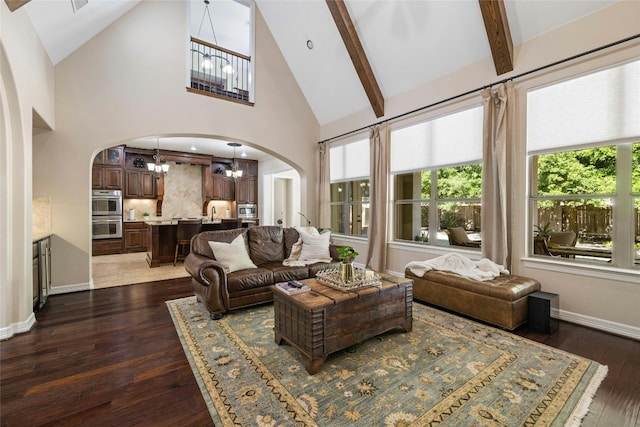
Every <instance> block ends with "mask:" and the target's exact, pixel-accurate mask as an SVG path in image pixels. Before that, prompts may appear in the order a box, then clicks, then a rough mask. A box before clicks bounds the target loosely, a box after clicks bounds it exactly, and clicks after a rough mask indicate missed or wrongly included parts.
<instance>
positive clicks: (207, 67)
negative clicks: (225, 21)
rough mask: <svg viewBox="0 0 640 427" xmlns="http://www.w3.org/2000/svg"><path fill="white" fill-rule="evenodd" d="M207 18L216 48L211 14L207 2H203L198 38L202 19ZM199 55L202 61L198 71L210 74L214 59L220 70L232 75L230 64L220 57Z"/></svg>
mask: <svg viewBox="0 0 640 427" xmlns="http://www.w3.org/2000/svg"><path fill="white" fill-rule="evenodd" d="M205 17H208V18H209V26H210V27H211V34H212V35H213V43H214V44H215V45H216V46H218V39H217V38H216V30H214V28H213V21H212V20H211V13H210V12H209V0H204V12H203V13H202V20H201V21H200V28H199V29H198V38H199V37H200V33H201V32H202V25H203V24H204V18H205ZM196 52H198V53H199V54H200V55H202V61H201V62H200V69H201V70H202V71H204V72H206V73H211V72H212V71H213V69H214V67H215V62H216V59H215V58H218V61H219V62H221V64H220V69H221V70H222V71H223V72H224V73H227V74H233V73H234V69H233V66H231V62H229V60H228V59H227V58H225V57H223V56H222V55H218V54H211V53H202V52H199V51H196Z"/></svg>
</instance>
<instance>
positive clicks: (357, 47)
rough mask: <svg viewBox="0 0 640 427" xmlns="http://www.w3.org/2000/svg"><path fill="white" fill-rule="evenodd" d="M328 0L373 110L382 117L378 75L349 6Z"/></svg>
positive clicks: (332, 14)
mask: <svg viewBox="0 0 640 427" xmlns="http://www.w3.org/2000/svg"><path fill="white" fill-rule="evenodd" d="M326 2H327V6H329V11H330V12H331V16H333V20H334V22H335V23H336V27H338V31H339V32H340V36H342V41H343V42H344V45H345V47H346V48H347V52H349V56H350V57H351V61H352V62H353V66H354V67H355V69H356V72H357V73H358V77H359V78H360V82H361V83H362V87H363V88H364V91H365V93H366V94H367V97H368V98H369V102H370V103H371V107H372V108H373V112H374V113H375V114H376V117H382V116H384V97H383V96H382V91H381V90H380V86H378V82H377V81H376V77H375V76H374V75H373V70H371V65H369V60H368V59H367V55H366V54H365V52H364V49H363V48H362V44H361V43H360V38H359V37H358V33H357V32H356V28H355V26H354V25H353V21H352V20H351V17H350V16H349V11H348V10H347V6H346V5H345V4H344V0H326Z"/></svg>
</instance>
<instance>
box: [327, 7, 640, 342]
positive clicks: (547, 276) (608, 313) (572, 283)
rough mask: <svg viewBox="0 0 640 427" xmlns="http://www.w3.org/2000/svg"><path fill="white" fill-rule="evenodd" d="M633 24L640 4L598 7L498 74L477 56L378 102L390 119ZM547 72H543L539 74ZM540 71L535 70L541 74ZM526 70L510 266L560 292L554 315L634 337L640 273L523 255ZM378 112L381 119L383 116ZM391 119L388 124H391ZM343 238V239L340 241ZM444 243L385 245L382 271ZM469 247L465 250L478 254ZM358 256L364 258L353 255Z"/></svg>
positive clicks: (637, 50) (615, 36)
mask: <svg viewBox="0 0 640 427" xmlns="http://www.w3.org/2000/svg"><path fill="white" fill-rule="evenodd" d="M638 22H640V2H635V1H623V2H620V3H616V4H615V5H613V6H610V7H608V8H606V9H603V10H601V11H600V12H598V13H596V14H593V15H591V16H588V17H585V18H583V19H581V20H579V21H576V22H573V23H571V24H569V25H567V26H565V27H562V28H560V29H557V30H554V31H552V32H549V33H547V34H544V35H542V36H540V37H537V38H535V39H532V40H530V41H527V42H525V43H523V44H522V45H519V46H516V47H515V53H514V61H515V66H516V67H515V70H514V71H513V72H511V73H509V74H507V75H503V76H500V77H497V76H496V74H495V70H494V67H493V63H492V62H491V61H489V60H486V61H482V62H479V63H476V64H473V65H472V66H469V67H466V68H463V69H461V70H458V71H457V72H454V73H451V74H449V75H447V76H445V77H443V78H441V79H439V80H437V81H432V82H429V83H427V84H425V85H423V86H421V87H418V88H417V89H415V90H412V91H411V92H408V93H406V94H403V95H400V96H397V97H394V98H391V99H387V100H385V112H386V116H385V117H384V118H391V117H394V116H397V115H399V114H402V113H405V112H407V111H412V110H414V109H416V108H420V107H422V106H425V105H430V104H432V103H435V102H438V101H441V100H444V99H447V98H450V97H453V96H456V95H458V94H462V93H465V92H467V91H470V90H473V89H476V88H479V87H482V86H483V85H487V84H490V83H493V82H496V81H498V80H501V79H503V78H506V77H509V76H514V75H518V74H520V73H524V72H526V71H529V70H533V69H535V68H537V67H540V66H542V65H546V64H550V63H553V62H555V61H558V60H561V59H564V58H567V57H570V56H573V55H576V54H579V53H582V52H586V51H589V50H591V49H593V48H596V47H599V46H603V45H606V44H609V43H611V42H615V41H618V40H621V39H624V38H626V37H629V36H632V35H635V34H637V33H638ZM629 46H630V47H629ZM633 57H636V58H637V57H640V41H638V40H635V41H633V42H631V43H627V45H626V46H625V47H618V48H616V49H611V50H609V51H608V52H607V53H606V54H602V53H600V54H597V55H593V59H590V60H589V61H587V60H585V59H581V60H578V61H574V64H571V66H569V67H563V69H564V70H562V71H554V73H556V75H555V78H561V77H559V76H562V75H563V72H565V73H566V72H569V73H576V72H584V71H588V70H592V69H595V68H598V67H602V66H606V65H608V64H611V63H615V62H616V61H620V60H624V59H625V58H626V59H628V58H633ZM545 74H547V73H545ZM541 75H542V73H538V75H537V76H536V77H538V76H541ZM533 78H534V77H533V76H529V77H527V78H520V79H518V80H517V81H516V87H522V88H523V89H521V90H519V91H518V102H519V106H518V107H519V108H518V114H519V115H518V117H517V118H516V120H517V122H518V125H517V126H518V129H519V131H518V135H517V137H516V139H515V140H514V141H513V144H514V146H513V148H514V150H515V153H516V154H517V161H516V162H515V163H514V164H513V165H512V167H511V176H512V179H513V183H514V186H513V188H512V189H511V198H512V202H513V216H512V219H511V220H512V227H513V229H514V230H515V236H514V239H513V247H514V258H513V259H514V262H513V265H512V270H513V272H514V273H516V274H521V275H525V276H530V277H534V278H536V279H538V280H540V282H541V283H542V287H543V290H545V291H548V292H554V293H558V294H560V313H559V314H558V315H559V317H560V318H564V319H567V320H570V321H573V322H576V323H582V324H586V325H589V326H593V327H598V328H601V329H605V330H609V331H612V332H615V333H619V334H623V335H628V336H633V337H635V338H640V274H638V272H637V271H636V272H635V273H632V274H629V271H628V270H627V273H626V274H625V273H624V272H621V271H618V270H616V269H612V268H600V269H596V270H594V269H588V268H585V267H581V268H576V267H573V268H569V269H567V267H566V266H558V264H549V263H544V262H540V261H536V260H531V259H526V258H525V257H526V251H525V248H526V247H527V244H528V242H527V239H528V236H529V233H526V232H525V231H526V230H529V229H531V227H530V226H529V225H528V222H527V220H526V217H527V210H526V206H527V192H526V178H527V176H526V160H525V158H526V156H525V146H524V143H525V137H526V134H525V133H524V127H523V124H524V108H523V105H521V103H522V102H523V100H524V99H525V98H524V92H523V91H524V90H525V89H524V88H525V86H526V85H527V84H532V82H533V80H532V79H533ZM384 118H383V119H384ZM377 121H379V120H377V119H375V118H374V117H373V114H372V113H371V112H370V111H368V110H367V111H362V112H360V113H358V114H354V115H352V116H350V117H346V118H343V119H341V120H338V121H336V122H333V123H330V124H327V125H325V126H322V128H321V135H322V136H321V138H322V139H326V138H330V137H332V136H334V135H340V134H342V133H345V132H348V131H350V130H352V129H358V128H361V127H364V126H367V125H370V124H372V123H376V122H377ZM392 123H393V122H392ZM340 241H341V242H342V243H344V242H349V240H344V239H340ZM353 243H354V246H356V247H357V249H358V250H359V252H360V253H366V242H364V244H363V242H362V241H361V240H354V241H353ZM446 251H447V249H436V248H424V247H420V246H419V245H412V244H396V243H390V244H389V251H388V259H387V262H388V270H389V271H390V272H392V273H397V274H404V266H405V265H406V264H407V263H408V262H409V261H413V260H423V259H428V258H433V257H435V256H438V255H441V254H443V253H445V252H446ZM478 255H479V254H478V253H475V254H474V253H473V252H471V255H470V256H476V257H477V256H478ZM358 261H361V262H363V261H364V259H362V260H361V259H358ZM560 270H562V271H560Z"/></svg>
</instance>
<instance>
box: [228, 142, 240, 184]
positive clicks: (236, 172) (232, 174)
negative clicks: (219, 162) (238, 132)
mask: <svg viewBox="0 0 640 427" xmlns="http://www.w3.org/2000/svg"><path fill="white" fill-rule="evenodd" d="M227 145H228V146H229V147H233V160H232V162H231V169H227V176H228V177H229V178H233V179H237V178H241V177H242V169H238V162H237V160H236V147H241V146H242V144H238V143H237V142H229V143H228V144H227Z"/></svg>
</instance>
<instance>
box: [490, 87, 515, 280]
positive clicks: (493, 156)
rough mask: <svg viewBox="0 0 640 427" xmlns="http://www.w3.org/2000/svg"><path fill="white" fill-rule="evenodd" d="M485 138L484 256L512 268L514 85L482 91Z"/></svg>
mask: <svg viewBox="0 0 640 427" xmlns="http://www.w3.org/2000/svg"><path fill="white" fill-rule="evenodd" d="M482 99H483V101H484V135H483V150H482V151H483V153H482V158H483V166H482V255H483V256H484V257H486V258H489V259H490V260H492V261H493V262H496V263H498V264H501V265H504V266H505V268H507V269H510V268H511V247H510V242H511V239H510V233H511V230H510V224H509V212H510V208H509V206H508V195H509V194H508V193H509V191H508V189H509V188H510V184H511V182H510V181H511V177H510V176H508V174H507V165H508V164H509V163H508V161H509V158H508V156H509V153H510V149H509V144H510V142H511V141H512V135H511V133H512V132H513V125H512V124H511V123H512V121H513V120H514V114H513V108H514V107H513V105H514V104H515V100H514V88H513V83H511V82H509V83H507V84H506V85H505V84H501V85H499V86H497V87H495V88H490V89H484V90H483V91H482Z"/></svg>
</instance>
